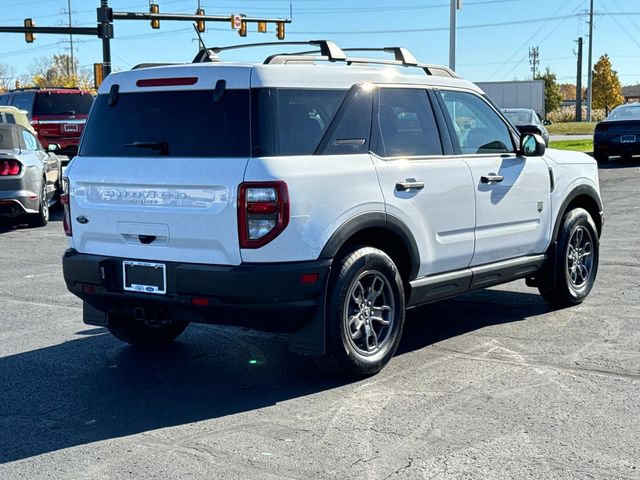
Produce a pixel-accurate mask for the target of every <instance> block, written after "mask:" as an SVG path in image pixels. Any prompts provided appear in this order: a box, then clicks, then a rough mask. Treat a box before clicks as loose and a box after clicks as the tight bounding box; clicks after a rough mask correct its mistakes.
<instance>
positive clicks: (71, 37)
mask: <svg viewBox="0 0 640 480" xmlns="http://www.w3.org/2000/svg"><path fill="white" fill-rule="evenodd" d="M67 6H68V8H67V12H68V13H69V28H71V27H72V25H71V0H67ZM69 46H70V47H71V50H70V52H71V74H72V75H73V76H74V77H75V76H76V64H75V62H74V61H73V33H70V34H69Z"/></svg>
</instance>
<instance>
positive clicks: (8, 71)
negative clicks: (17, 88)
mask: <svg viewBox="0 0 640 480" xmlns="http://www.w3.org/2000/svg"><path fill="white" fill-rule="evenodd" d="M14 77H15V71H14V70H13V68H11V67H10V66H9V65H6V64H4V63H0V92H6V91H7V90H10V89H11V88H12V86H13V81H15V78H14Z"/></svg>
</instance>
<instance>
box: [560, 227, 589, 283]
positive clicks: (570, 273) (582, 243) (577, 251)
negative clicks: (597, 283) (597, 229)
mask: <svg viewBox="0 0 640 480" xmlns="http://www.w3.org/2000/svg"><path fill="white" fill-rule="evenodd" d="M566 269H567V278H569V281H570V282H571V284H572V285H573V287H574V288H582V287H584V286H585V285H586V284H587V282H588V280H589V277H590V275H591V271H592V269H593V238H592V237H591V232H589V230H588V229H586V228H585V227H583V226H579V227H577V228H576V229H575V230H574V232H573V235H572V236H571V239H570V240H569V245H568V246H567V261H566Z"/></svg>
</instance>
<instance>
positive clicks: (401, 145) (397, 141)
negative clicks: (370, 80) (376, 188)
mask: <svg viewBox="0 0 640 480" xmlns="http://www.w3.org/2000/svg"><path fill="white" fill-rule="evenodd" d="M379 98H380V105H379V108H378V125H379V138H378V144H377V146H376V148H375V152H376V153H377V154H378V155H380V156H382V157H400V156H424V155H442V144H441V142H440V134H439V132H438V127H437V125H436V119H435V117H434V115H433V110H432V109H431V103H430V102H429V97H428V96H427V92H426V90H420V89H402V88H381V89H380V97H379Z"/></svg>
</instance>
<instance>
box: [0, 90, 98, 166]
mask: <svg viewBox="0 0 640 480" xmlns="http://www.w3.org/2000/svg"><path fill="white" fill-rule="evenodd" d="M92 104H93V96H92V95H91V93H90V92H87V91H83V90H79V89H77V88H27V89H20V90H13V91H11V92H8V93H5V94H3V95H0V105H13V106H14V107H17V108H19V109H21V110H25V111H26V112H27V114H28V116H29V120H30V122H31V125H33V127H34V128H35V130H36V131H37V132H38V138H39V139H40V141H41V142H42V144H43V145H44V147H45V148H49V145H58V146H59V147H60V149H59V150H58V154H59V155H66V156H68V157H69V158H72V157H74V156H75V154H76V153H77V151H78V142H79V140H80V135H81V133H82V129H83V128H84V124H85V122H86V119H87V114H88V113H89V109H90V108H91V105H92Z"/></svg>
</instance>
